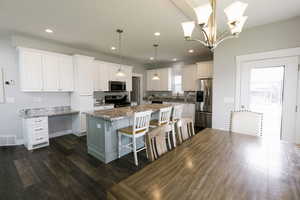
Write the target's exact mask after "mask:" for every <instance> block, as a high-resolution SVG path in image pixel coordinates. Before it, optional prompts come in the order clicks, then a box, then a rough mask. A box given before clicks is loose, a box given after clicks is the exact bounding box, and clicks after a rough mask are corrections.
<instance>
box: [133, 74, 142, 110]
mask: <svg viewBox="0 0 300 200" xmlns="http://www.w3.org/2000/svg"><path fill="white" fill-rule="evenodd" d="M131 101H132V102H136V103H137V104H138V105H140V104H141V77H138V76H132V91H131Z"/></svg>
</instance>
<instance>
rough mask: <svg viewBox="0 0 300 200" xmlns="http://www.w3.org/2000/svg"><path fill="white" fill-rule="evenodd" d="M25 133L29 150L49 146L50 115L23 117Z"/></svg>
mask: <svg viewBox="0 0 300 200" xmlns="http://www.w3.org/2000/svg"><path fill="white" fill-rule="evenodd" d="M23 135H24V138H25V142H24V144H25V146H26V147H27V149H28V150H32V149H37V148H41V147H45V146H48V145H49V131H48V117H38V118H29V119H23Z"/></svg>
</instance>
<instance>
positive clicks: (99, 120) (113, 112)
mask: <svg viewBox="0 0 300 200" xmlns="http://www.w3.org/2000/svg"><path fill="white" fill-rule="evenodd" d="M169 106H172V104H144V105H139V106H131V107H121V108H114V109H109V110H101V111H93V112H87V113H86V115H87V146H88V153H89V154H90V155H92V156H94V157H96V158H97V159H99V160H101V161H102V162H104V163H109V162H111V161H113V160H115V159H117V158H118V135H117V134H118V133H117V130H118V129H121V128H124V127H127V126H130V125H132V123H133V119H132V117H133V115H134V113H135V112H141V111H147V110H152V118H153V119H156V118H157V117H158V116H157V114H156V113H157V112H158V111H159V109H161V108H165V107H169ZM140 139H141V140H137V146H138V147H142V146H143V145H144V142H143V140H142V139H143V138H140ZM129 142H130V141H129V139H128V138H123V139H122V143H123V144H128V143H129ZM130 152H131V151H130V149H125V150H124V149H123V150H122V151H121V156H123V155H126V154H128V153H130Z"/></svg>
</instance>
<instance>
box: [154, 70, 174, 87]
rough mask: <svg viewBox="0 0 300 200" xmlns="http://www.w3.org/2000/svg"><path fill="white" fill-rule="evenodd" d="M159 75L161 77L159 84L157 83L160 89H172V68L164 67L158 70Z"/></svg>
mask: <svg viewBox="0 0 300 200" xmlns="http://www.w3.org/2000/svg"><path fill="white" fill-rule="evenodd" d="M158 75H159V77H160V80H159V84H158V85H156V87H157V90H158V91H170V90H172V86H171V84H172V83H171V70H170V68H163V69H159V70H158Z"/></svg>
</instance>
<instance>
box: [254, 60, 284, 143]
mask: <svg viewBox="0 0 300 200" xmlns="http://www.w3.org/2000/svg"><path fill="white" fill-rule="evenodd" d="M250 73H251V74H250V88H249V90H250V91H249V98H250V99H249V109H250V110H251V111H253V112H260V113H263V116H264V123H263V127H262V129H263V134H262V136H263V137H267V138H269V139H273V140H280V139H281V128H282V102H283V93H284V91H283V89H284V66H276V67H266V68H253V69H251V72H250ZM266 75H267V76H266Z"/></svg>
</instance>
